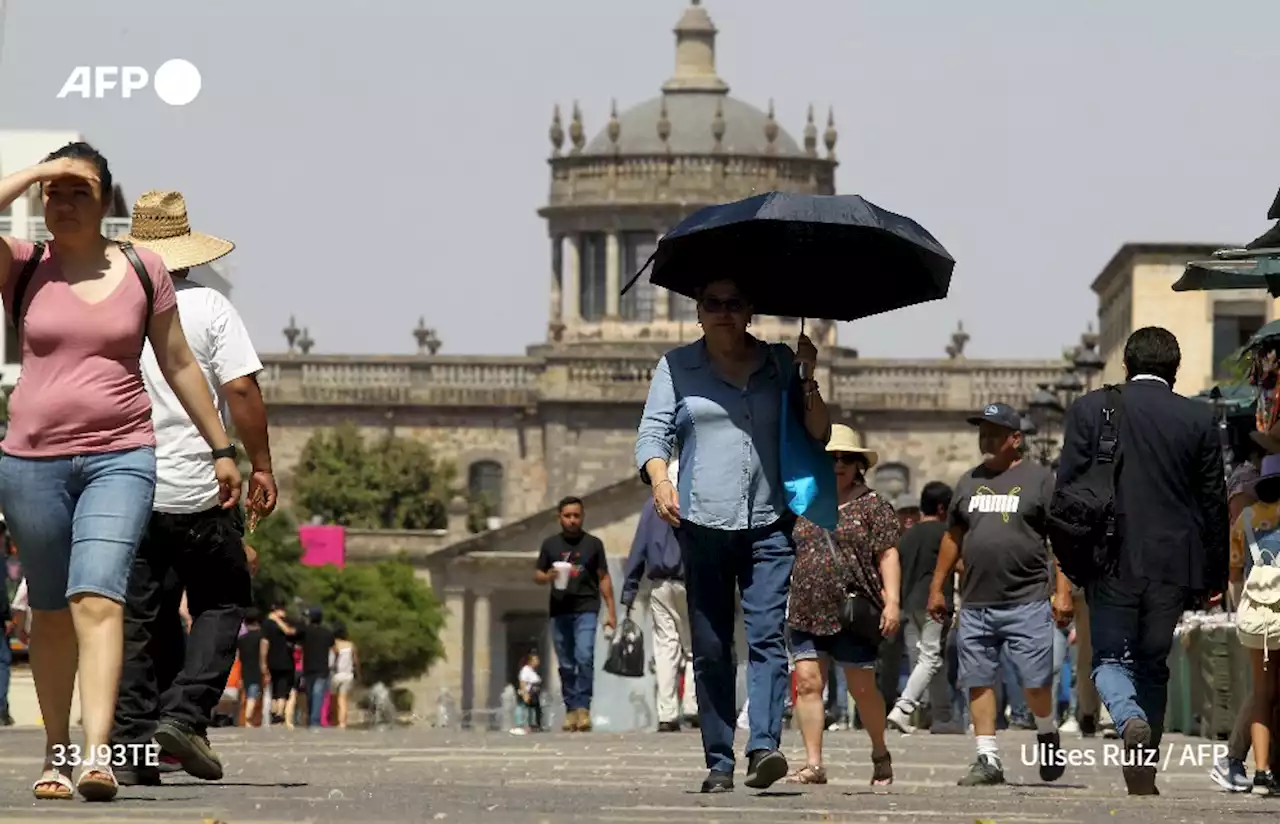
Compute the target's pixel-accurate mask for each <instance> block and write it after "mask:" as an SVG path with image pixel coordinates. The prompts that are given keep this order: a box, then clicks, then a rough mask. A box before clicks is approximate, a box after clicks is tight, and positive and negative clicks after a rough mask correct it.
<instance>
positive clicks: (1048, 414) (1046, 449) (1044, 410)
mask: <svg viewBox="0 0 1280 824" xmlns="http://www.w3.org/2000/svg"><path fill="white" fill-rule="evenodd" d="M1063 411H1064V410H1063V408H1062V404H1060V403H1058V399H1057V398H1056V397H1054V394H1053V392H1052V391H1050V389H1049V384H1047V383H1042V384H1039V385H1038V386H1037V387H1036V391H1035V393H1034V394H1032V396H1031V399H1030V400H1029V401H1027V414H1028V416H1029V417H1030V418H1031V423H1032V425H1034V426H1035V428H1036V431H1038V432H1041V433H1043V437H1041V438H1040V439H1039V441H1038V446H1039V447H1040V456H1039V461H1040V463H1042V464H1044V465H1045V466H1048V465H1049V463H1050V461H1051V458H1052V456H1051V453H1050V450H1051V449H1052V448H1053V444H1054V438H1053V425H1054V424H1055V423H1056V422H1057V418H1058V416H1060V415H1062V413H1063Z"/></svg>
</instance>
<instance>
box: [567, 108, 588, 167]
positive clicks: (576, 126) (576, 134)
mask: <svg viewBox="0 0 1280 824" xmlns="http://www.w3.org/2000/svg"><path fill="white" fill-rule="evenodd" d="M569 139H570V140H572V141H573V152H572V154H582V147H583V146H585V145H587V130H586V129H584V128H583V126H582V109H580V108H578V101H576V100H575V101H573V122H571V123H570V124H569Z"/></svg>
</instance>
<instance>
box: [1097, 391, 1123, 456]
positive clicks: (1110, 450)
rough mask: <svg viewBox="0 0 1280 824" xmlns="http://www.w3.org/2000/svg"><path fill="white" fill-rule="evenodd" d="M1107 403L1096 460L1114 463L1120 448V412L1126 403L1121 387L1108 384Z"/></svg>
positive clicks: (1103, 409)
mask: <svg viewBox="0 0 1280 824" xmlns="http://www.w3.org/2000/svg"><path fill="white" fill-rule="evenodd" d="M1105 389H1106V390H1107V401H1106V403H1107V405H1105V406H1103V408H1102V432H1101V433H1100V434H1099V435H1098V450H1097V452H1096V453H1095V454H1094V460H1095V461H1097V462H1098V463H1114V462H1115V460H1116V452H1117V451H1118V450H1119V448H1120V412H1121V409H1123V407H1124V404H1123V403H1122V401H1121V398H1120V389H1119V387H1116V386H1110V385H1108V386H1107V387H1105Z"/></svg>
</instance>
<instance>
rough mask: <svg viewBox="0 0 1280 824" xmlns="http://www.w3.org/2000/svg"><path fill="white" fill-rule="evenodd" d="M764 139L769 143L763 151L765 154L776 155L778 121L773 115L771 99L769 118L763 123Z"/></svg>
mask: <svg viewBox="0 0 1280 824" xmlns="http://www.w3.org/2000/svg"><path fill="white" fill-rule="evenodd" d="M764 139H765V140H767V141H769V145H768V147H767V148H766V149H765V153H766V154H771V155H773V154H777V153H778V147H777V145H776V141H777V140H778V119H777V117H775V116H774V113H773V98H772V97H771V98H769V118H768V119H767V120H765V122H764Z"/></svg>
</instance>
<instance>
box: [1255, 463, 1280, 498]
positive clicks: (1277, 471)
mask: <svg viewBox="0 0 1280 824" xmlns="http://www.w3.org/2000/svg"><path fill="white" fill-rule="evenodd" d="M1253 494H1255V495H1257V496H1258V500H1260V501H1262V502H1263V503H1274V502H1275V501H1278V500H1280V455H1268V456H1267V457H1265V458H1263V459H1262V469H1261V470H1260V471H1259V473H1258V480H1256V481H1254V483H1253Z"/></svg>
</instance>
